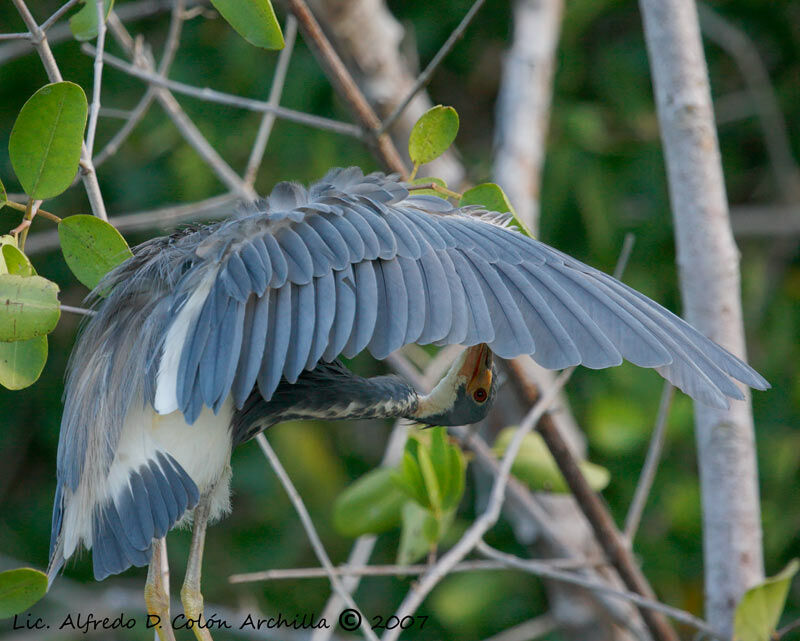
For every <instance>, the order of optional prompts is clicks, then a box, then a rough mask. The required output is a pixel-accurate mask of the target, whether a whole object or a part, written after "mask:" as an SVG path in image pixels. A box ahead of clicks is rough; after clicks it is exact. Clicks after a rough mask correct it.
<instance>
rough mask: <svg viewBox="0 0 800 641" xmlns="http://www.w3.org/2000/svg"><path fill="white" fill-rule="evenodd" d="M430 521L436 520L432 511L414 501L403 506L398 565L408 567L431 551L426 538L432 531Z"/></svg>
mask: <svg viewBox="0 0 800 641" xmlns="http://www.w3.org/2000/svg"><path fill="white" fill-rule="evenodd" d="M430 519H433V520H434V522H435V518H434V516H433V514H432V513H431V512H430V510H426V509H425V508H424V507H421V506H420V505H419V504H418V503H415V502H414V501H407V502H406V503H405V504H404V505H403V523H402V525H403V527H402V529H401V531H400V544H399V545H398V546H397V564H398V565H408V564H409V563H414V561H416V560H418V559H421V558H422V557H423V556H425V555H426V554H427V553H428V552H429V551H430V549H431V543H430V541H429V540H428V537H427V536H426V531H427V530H429V529H430Z"/></svg>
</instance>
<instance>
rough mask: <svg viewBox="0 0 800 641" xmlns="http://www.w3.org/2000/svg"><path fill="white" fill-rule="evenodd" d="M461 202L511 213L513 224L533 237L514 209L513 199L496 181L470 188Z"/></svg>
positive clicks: (489, 209) (463, 204) (462, 204)
mask: <svg viewBox="0 0 800 641" xmlns="http://www.w3.org/2000/svg"><path fill="white" fill-rule="evenodd" d="M460 204H461V206H462V207H464V206H466V205H480V206H481V207H485V208H486V209H487V210H488V211H496V212H499V213H501V214H506V213H508V214H511V222H512V224H513V225H516V226H517V228H518V229H519V230H520V231H521V232H522V233H523V234H525V235H526V236H529V237H530V238H533V234H531V231H530V229H528V227H527V225H525V223H523V222H522V221H521V220H520V219H519V218H517V212H515V211H514V207H512V205H511V201H509V200H508V196H506V192H504V191H503V188H502V187H500V185H497V184H495V183H482V184H480V185H476V186H475V187H473V188H472V189H468V190H467V191H465V192H464V195H463V196H461V203H460Z"/></svg>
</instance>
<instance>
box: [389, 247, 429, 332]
mask: <svg viewBox="0 0 800 641" xmlns="http://www.w3.org/2000/svg"><path fill="white" fill-rule="evenodd" d="M397 262H398V264H399V265H400V268H401V269H402V270H403V281H404V282H405V285H406V291H407V292H408V324H407V326H406V335H405V337H404V338H403V344H404V345H407V344H408V343H416V342H417V340H418V339H419V337H420V335H421V334H422V330H423V328H424V327H425V317H426V313H427V309H426V302H427V301H428V300H430V298H431V296H430V292H429V291H428V288H427V286H426V285H425V284H424V282H423V280H422V273H421V270H420V267H419V263H418V262H417V261H416V260H413V259H411V258H404V257H402V256H398V257H397ZM414 292H419V294H418V295H417V294H415V293H414Z"/></svg>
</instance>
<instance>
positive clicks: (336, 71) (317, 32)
mask: <svg viewBox="0 0 800 641" xmlns="http://www.w3.org/2000/svg"><path fill="white" fill-rule="evenodd" d="M287 5H288V7H289V10H290V11H291V12H292V13H293V14H294V16H295V17H296V18H297V22H298V24H299V25H300V29H301V30H302V32H303V36H304V38H305V40H306V42H307V44H308V45H309V47H310V48H311V50H312V51H313V52H314V55H315V56H316V57H317V60H318V61H319V63H320V64H321V65H322V68H323V69H325V71H326V74H327V76H328V79H329V80H330V81H331V84H332V85H333V86H334V89H336V92H337V93H338V94H339V95H340V96H341V97H342V98H343V99H344V101H345V102H346V103H347V105H348V106H349V107H350V110H351V111H352V112H353V114H354V115H355V117H356V118H357V119H358V121H359V122H360V123H361V124H362V125H363V126H364V128H365V129H366V130H367V131H368V132H369V133H370V134H372V137H373V139H374V143H375V151H376V153H377V155H378V158H379V159H380V160H381V162H382V163H383V164H384V165H385V166H386V168H387V169H388V170H389V171H393V172H397V173H398V174H400V176H401V177H405V176H406V175H407V174H408V170H407V168H406V166H405V163H404V162H403V159H402V158H401V157H400V154H399V153H398V152H397V149H396V148H395V146H394V143H393V142H392V139H391V138H390V137H389V136H388V135H387V134H386V133H385V132H382V131H380V126H381V122H380V120H379V119H378V116H376V115H375V112H374V111H373V110H372V107H371V106H370V104H369V103H368V102H367V99H366V98H365V97H364V94H363V93H362V92H361V90H360V89H359V88H358V85H357V84H356V83H355V81H354V80H353V77H352V76H351V75H350V72H349V71H348V70H347V67H345V65H344V63H343V62H342V60H341V58H339V54H337V53H336V50H335V49H334V48H333V46H332V45H331V43H330V41H329V40H328V38H327V37H326V36H325V34H324V33H323V31H322V29H321V28H320V26H319V23H318V22H317V20H316V18H314V15H313V14H312V13H311V11H310V10H309V8H308V5H307V4H306V3H305V2H304V0H287Z"/></svg>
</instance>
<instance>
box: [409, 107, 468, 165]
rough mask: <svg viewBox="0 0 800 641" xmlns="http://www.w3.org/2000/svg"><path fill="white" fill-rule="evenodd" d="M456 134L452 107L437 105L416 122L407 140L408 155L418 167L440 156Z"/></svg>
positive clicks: (456, 125)
mask: <svg viewBox="0 0 800 641" xmlns="http://www.w3.org/2000/svg"><path fill="white" fill-rule="evenodd" d="M457 133H458V113H456V110H455V109H453V108H452V107H443V106H442V105H437V106H436V107H432V108H431V109H429V110H428V111H426V112H425V113H424V114H423V115H422V117H421V118H420V119H419V120H417V122H416V124H415V125H414V127H413V129H412V130H411V135H410V136H409V139H408V155H409V156H411V160H412V161H414V163H416V164H419V165H424V164H425V163H427V162H430V161H431V160H434V159H436V158H438V157H439V156H441V155H442V154H443V153H444V152H445V151H447V148H448V147H449V146H450V145H451V144H453V141H454V140H455V139H456V134H457Z"/></svg>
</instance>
